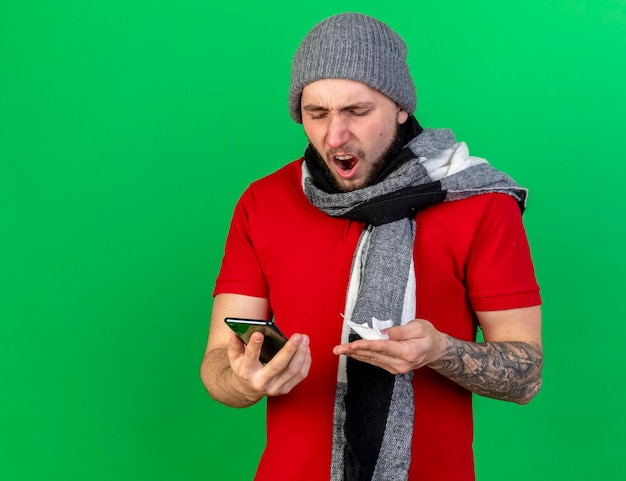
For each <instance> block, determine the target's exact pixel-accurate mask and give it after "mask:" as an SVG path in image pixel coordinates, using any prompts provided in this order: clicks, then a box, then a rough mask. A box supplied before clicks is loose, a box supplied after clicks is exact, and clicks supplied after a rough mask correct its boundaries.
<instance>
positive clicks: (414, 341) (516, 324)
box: [334, 306, 543, 404]
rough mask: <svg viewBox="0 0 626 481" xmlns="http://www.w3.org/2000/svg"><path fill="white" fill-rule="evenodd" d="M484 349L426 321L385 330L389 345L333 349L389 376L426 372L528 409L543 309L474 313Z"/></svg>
mask: <svg viewBox="0 0 626 481" xmlns="http://www.w3.org/2000/svg"><path fill="white" fill-rule="evenodd" d="M477 316H478V319H479V322H480V324H481V326H482V328H483V335H484V338H485V342H484V343H475V342H470V341H462V340H459V339H455V338H453V337H451V336H448V335H446V334H443V333H441V332H439V331H437V330H436V329H435V328H434V327H433V325H432V324H431V323H430V322H428V321H425V320H422V319H416V320H414V321H411V322H410V323H408V324H407V325H405V326H398V327H392V328H391V329H388V330H387V334H388V335H389V341H365V340H359V341H355V342H352V343H350V344H343V345H341V346H337V347H335V350H334V352H335V354H344V355H347V356H350V357H353V358H355V359H358V360H361V361H364V362H369V363H370V364H374V365H376V366H379V367H381V368H383V369H386V370H387V371H389V372H391V373H392V374H398V373H405V372H408V371H410V370H413V369H418V368H420V367H422V366H426V365H427V366H428V367H430V368H432V369H434V370H436V371H437V372H439V373H441V374H443V375H444V376H446V377H448V378H450V379H451V380H453V381H454V382H456V383H458V384H459V385H461V386H463V387H465V388H466V389H469V390H470V391H472V392H475V393H476V394H480V395H482V396H487V397H492V398H496V399H502V400H507V401H513V402H517V403H520V404H526V403H528V402H529V401H530V400H531V399H532V398H533V397H534V395H535V394H536V393H537V392H538V391H539V388H540V387H541V369H542V367H543V351H542V348H541V308H540V307H539V306H535V307H526V308H521V309H509V310H503V311H490V312H478V313H477Z"/></svg>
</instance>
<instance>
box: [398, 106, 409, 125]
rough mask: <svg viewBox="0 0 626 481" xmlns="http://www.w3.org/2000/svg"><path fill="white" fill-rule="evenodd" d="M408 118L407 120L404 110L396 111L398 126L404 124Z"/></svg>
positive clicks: (407, 115) (407, 116)
mask: <svg viewBox="0 0 626 481" xmlns="http://www.w3.org/2000/svg"><path fill="white" fill-rule="evenodd" d="M408 118H409V114H408V113H407V111H406V110H404V109H400V110H398V124H403V123H404V122H406V119H408Z"/></svg>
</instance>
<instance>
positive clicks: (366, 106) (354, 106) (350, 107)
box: [302, 102, 374, 112]
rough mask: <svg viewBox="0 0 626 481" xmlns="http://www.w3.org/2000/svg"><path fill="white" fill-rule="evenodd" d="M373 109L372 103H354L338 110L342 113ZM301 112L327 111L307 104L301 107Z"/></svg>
mask: <svg viewBox="0 0 626 481" xmlns="http://www.w3.org/2000/svg"><path fill="white" fill-rule="evenodd" d="M372 107H374V102H356V103H353V104H348V105H344V106H343V107H341V108H340V109H339V111H340V112H344V111H346V110H361V109H370V108H372ZM302 110H304V111H306V112H321V111H327V110H329V109H328V108H326V107H322V106H321V105H315V104H307V105H303V106H302Z"/></svg>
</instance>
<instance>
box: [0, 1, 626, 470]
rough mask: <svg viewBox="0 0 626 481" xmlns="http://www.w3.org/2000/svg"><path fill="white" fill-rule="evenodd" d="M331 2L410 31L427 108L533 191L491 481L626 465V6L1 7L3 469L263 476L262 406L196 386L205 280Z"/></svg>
mask: <svg viewBox="0 0 626 481" xmlns="http://www.w3.org/2000/svg"><path fill="white" fill-rule="evenodd" d="M341 11H361V12H364V13H368V14H371V15H374V16H377V17H379V18H381V19H382V20H384V21H386V22H388V23H389V24H390V25H392V27H393V28H394V29H395V30H396V31H398V32H399V33H400V34H401V35H402V36H403V37H404V38H405V40H406V42H407V44H408V45H409V63H410V65H411V69H412V72H413V75H414V77H415V81H416V85H417V90H418V104H419V105H418V111H417V116H418V118H419V120H420V121H421V123H422V124H423V125H425V126H428V127H450V128H452V129H454V131H455V133H456V134H457V138H459V139H461V140H465V141H466V142H467V143H468V144H469V146H470V148H471V151H472V152H473V153H474V154H475V155H479V156H482V157H486V158H487V159H489V160H490V161H491V162H492V164H493V165H495V166H496V167H498V168H500V169H502V170H506V171H507V172H509V173H510V174H511V175H512V176H513V177H514V178H516V179H517V180H518V181H519V182H520V183H522V184H524V185H525V186H527V187H529V188H530V203H529V208H528V210H527V213H526V215H525V222H526V226H527V230H528V236H529V239H530V242H531V247H532V251H533V255H534V259H535V264H536V271H537V276H538V280H539V282H540V284H541V287H542V295H543V298H544V302H545V307H544V320H545V325H544V339H545V355H546V360H545V376H544V387H543V390H542V391H541V392H540V394H539V395H538V396H537V398H536V399H535V400H534V401H533V402H532V403H531V404H530V405H528V406H524V407H520V406H516V405H511V404H506V403H502V402H497V401H492V400H487V399H477V400H476V409H475V418H476V440H475V451H476V463H477V475H478V479H479V480H480V481H486V480H502V479H507V480H525V479H536V480H552V479H568V480H598V479H602V480H617V479H620V480H621V479H625V478H626V469H625V467H624V454H625V453H626V442H625V441H624V432H625V430H626V414H625V408H626V395H625V394H624V388H623V385H624V379H626V361H625V356H624V352H625V350H624V337H625V334H626V327H625V320H626V316H625V314H626V312H625V309H624V297H625V296H624V292H623V291H624V287H625V286H624V272H625V268H626V265H625V264H626V263H625V261H624V259H625V256H624V253H623V249H624V247H623V246H624V233H625V221H624V217H625V215H624V194H623V185H624V180H625V179H624V177H625V175H624V174H625V169H624V162H625V158H624V153H625V152H626V140H625V139H626V135H625V134H624V128H625V127H626V94H625V91H626V2H625V1H624V0H589V1H586V0H556V1H550V2H549V1H546V0H528V1H526V2H503V1H500V0H491V1H466V0H448V1H446V0H440V1H425V0H419V1H414V2H380V1H378V0H377V1H374V0H367V1H366V0H361V1H358V2H357V1H351V2H350V1H346V2H341V1H337V0H334V1H326V0H325V1H317V2H305V3H301V2H294V1H291V0H290V1H284V2H271V3H262V2H253V1H249V0H247V1H243V2H242V1H231V2H219V3H217V4H215V2H211V1H208V0H203V1H201V0H179V1H177V2H166V1H162V0H151V1H148V0H135V1H132V0H124V1H120V0H109V1H104V0H95V1H86V2H80V1H71V0H66V1H54V2H53V1H35V0H2V1H1V2H0V276H1V278H0V280H1V282H2V285H1V286H0V300H1V302H0V322H1V324H0V325H1V327H2V332H1V333H0V382H1V386H0V479H2V480H7V481H14V480H85V479H90V480H148V479H149V480H246V479H251V477H252V475H253V473H254V470H255V466H256V462H257V460H258V457H259V455H260V453H261V450H262V447H263V442H264V431H263V405H262V404H261V405H258V406H255V407H253V408H250V409H247V410H236V409H231V408H226V407H224V406H221V405H219V404H217V403H216V402H214V401H213V400H211V399H210V398H209V396H208V395H207V394H206V393H205V391H204V388H203V386H202V384H201V382H200V380H199V375H198V370H199V363H200V360H201V357H202V353H203V350H204V346H205V341H206V334H207V329H208V319H209V314H210V310H211V302H212V300H211V291H212V287H213V282H214V278H215V276H216V274H217V271H218V268H219V263H220V260H221V256H222V249H223V243H224V239H225V236H226V233H227V228H228V224H229V221H230V215H231V212H232V208H233V206H234V203H235V202H236V200H237V198H238V197H239V195H240V194H241V192H242V190H243V189H244V188H245V187H246V186H247V185H248V184H249V183H250V182H251V181H252V180H254V179H256V178H258V177H260V176H262V175H265V174H268V173H270V172H272V171H274V170H276V169H277V168H278V167H280V166H281V165H283V164H284V163H286V162H287V161H289V160H292V159H294V158H297V157H299V156H300V155H301V153H302V151H303V148H304V145H305V140H304V136H303V134H302V130H301V127H300V126H298V125H295V124H293V123H292V121H291V120H290V118H289V116H288V112H287V103H286V102H287V101H286V96H287V88H288V82H289V67H290V60H291V55H292V54H293V52H294V50H295V48H296V46H297V44H298V42H299V41H300V40H301V39H302V37H303V36H304V35H305V33H306V32H307V31H308V30H309V29H310V28H311V27H312V26H313V24H314V23H316V22H317V21H318V20H320V19H322V18H324V17H326V16H328V15H331V14H334V13H338V12H341ZM422 414H424V415H427V413H422Z"/></svg>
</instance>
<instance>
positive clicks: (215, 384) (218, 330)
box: [200, 294, 311, 407]
mask: <svg viewBox="0 0 626 481" xmlns="http://www.w3.org/2000/svg"><path fill="white" fill-rule="evenodd" d="M228 316H232V317H248V318H253V319H267V318H268V316H269V302H268V300H267V299H262V298H258V297H249V296H243V295H239V294H218V295H217V296H215V300H214V302H213V312H212V314H211V328H210V332H209V339H208V342H207V347H206V351H205V354H204V358H203V360H202V365H201V367H200V377H201V379H202V382H203V383H204V385H205V387H206V389H207V391H208V392H209V394H210V395H211V397H213V398H214V399H215V400H216V401H219V402H221V403H223V404H226V405H228V406H233V407H246V406H250V405H252V404H254V403H256V402H257V401H259V400H260V399H261V398H263V397H264V396H278V395H281V394H287V393H288V392H290V391H291V390H292V389H293V388H294V387H295V386H296V385H297V384H298V383H300V382H301V381H302V380H303V379H304V378H305V377H306V376H307V374H308V371H309V367H310V365H311V351H310V349H309V339H308V337H307V336H306V335H303V334H294V335H293V336H292V337H291V338H290V339H289V341H288V342H287V344H285V346H284V347H283V348H282V349H281V350H280V352H279V353H278V354H276V356H275V357H274V359H272V360H271V361H270V362H268V363H267V364H266V365H263V364H262V363H261V362H260V361H259V355H260V353H261V345H262V344H263V334H261V333H258V332H257V333H255V334H253V336H252V338H251V339H250V343H249V344H248V345H247V346H246V345H244V344H243V343H242V342H241V341H240V340H239V339H238V338H237V336H235V334H234V333H232V332H231V331H230V329H229V328H228V326H227V325H226V324H225V323H224V318H225V317H228Z"/></svg>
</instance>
